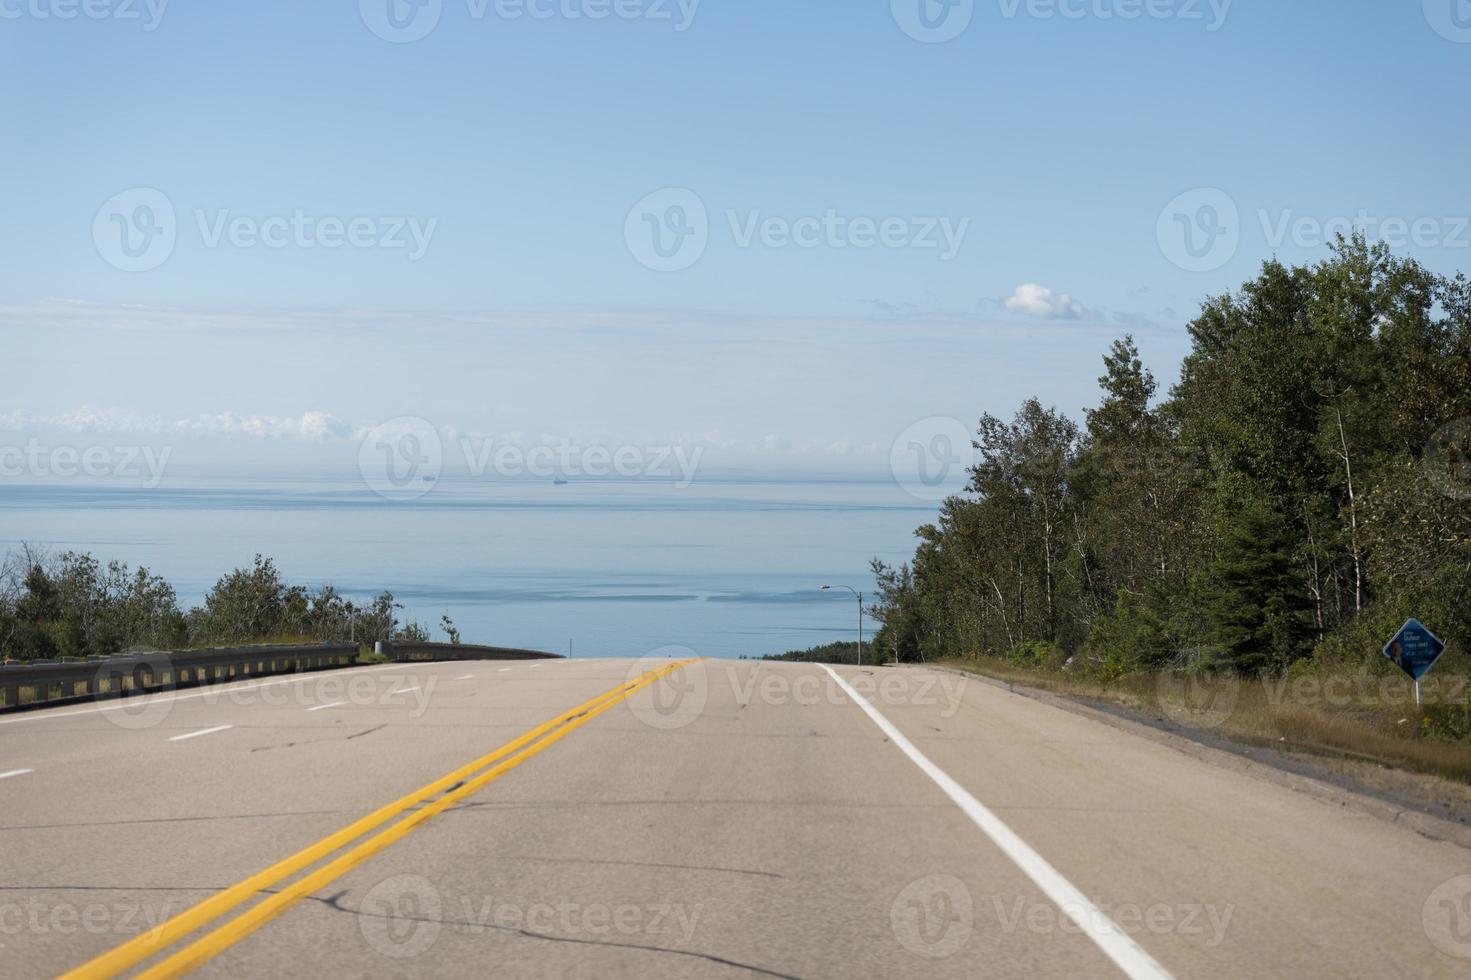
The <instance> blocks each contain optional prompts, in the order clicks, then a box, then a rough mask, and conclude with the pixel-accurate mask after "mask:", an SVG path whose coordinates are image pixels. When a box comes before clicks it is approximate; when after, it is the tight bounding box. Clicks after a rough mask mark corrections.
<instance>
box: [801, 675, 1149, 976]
mask: <svg viewBox="0 0 1471 980" xmlns="http://www.w3.org/2000/svg"><path fill="white" fill-rule="evenodd" d="M822 669H823V670H825V671H827V672H828V673H829V674H831V675H832V678H833V680H835V681H837V682H838V686H839V687H841V688H842V689H843V690H844V691H846V692H847V694H848V697H850V698H852V699H853V702H854V703H855V704H857V705H858V707H860V708H862V709H863V711H864V713H865V714H867V715H868V717H869V718H871V719H873V723H874V724H875V725H877V726H878V727H879V730H880V731H882V732H883V733H884V734H885V735H887V736H888V737H889V740H890V741H891V742H893V743H894V744H895V745H896V746H898V748H899V751H901V752H903V753H904V754H905V755H907V756H909V761H910V762H913V763H914V764H915V765H916V766H918V767H919V768H920V770H921V771H922V772H923V773H924V774H925V775H926V776H928V777H930V779H932V780H934V783H935V785H936V786H938V787H940V789H941V790H942V791H943V792H944V793H945V795H946V796H948V797H950V799H951V800H952V801H954V803H955V805H956V806H958V807H960V809H961V811H962V812H964V813H965V815H966V816H967V817H970V819H971V822H973V823H974V824H975V825H976V826H977V827H979V828H981V831H982V833H984V834H985V835H986V836H987V837H989V838H991V842H992V843H994V844H995V845H996V846H997V847H999V848H1000V849H1001V851H1002V853H1004V854H1005V855H1006V856H1007V857H1009V858H1011V861H1012V863H1013V864H1015V865H1016V866H1017V867H1018V868H1020V869H1021V870H1022V872H1023V873H1024V874H1026V876H1027V877H1028V878H1030V879H1032V883H1033V884H1035V885H1036V886H1037V887H1038V888H1040V889H1041V890H1042V892H1043V894H1045V895H1046V896H1047V897H1048V898H1050V899H1051V900H1052V901H1053V903H1054V904H1056V905H1057V907H1058V908H1060V909H1062V911H1063V914H1064V915H1066V916H1067V917H1068V918H1069V919H1072V920H1073V922H1074V923H1076V924H1077V926H1078V928H1079V929H1081V930H1082V932H1083V934H1084V935H1086V936H1087V937H1088V938H1089V939H1091V940H1093V942H1094V943H1095V944H1096V945H1097V946H1098V948H1099V949H1101V950H1103V952H1104V955H1106V956H1107V957H1108V958H1109V959H1111V960H1113V961H1114V963H1115V964H1116V965H1117V966H1118V968H1119V969H1120V970H1123V971H1124V973H1125V974H1126V975H1128V976H1130V977H1133V978H1135V980H1172V978H1171V977H1170V974H1169V972H1168V971H1167V970H1165V968H1164V967H1162V966H1160V965H1159V964H1158V963H1156V962H1155V960H1154V957H1152V956H1150V955H1149V954H1148V953H1146V952H1145V951H1144V949H1143V947H1141V946H1140V945H1139V944H1138V943H1136V942H1135V941H1134V939H1133V937H1131V936H1130V935H1129V934H1128V933H1126V932H1124V931H1123V930H1122V929H1120V928H1119V927H1118V926H1117V925H1115V924H1114V922H1113V920H1112V919H1110V918H1108V916H1106V915H1104V914H1103V913H1102V912H1101V911H1099V910H1098V908H1097V907H1096V906H1094V904H1093V903H1092V902H1090V901H1088V899H1087V897H1086V896H1085V895H1084V894H1083V893H1082V892H1080V891H1078V889H1077V888H1076V887H1074V885H1073V884H1072V882H1070V881H1068V880H1067V879H1066V878H1064V877H1063V876H1062V875H1061V874H1060V873H1059V872H1058V870H1057V869H1056V868H1054V867H1053V866H1052V865H1050V864H1048V863H1047V860H1046V859H1045V858H1044V857H1042V855H1040V854H1038V853H1037V852H1036V851H1034V850H1032V848H1031V847H1030V846H1029V845H1028V844H1027V842H1026V841H1024V840H1022V839H1021V838H1020V837H1018V836H1017V835H1016V833H1015V832H1014V831H1013V830H1012V829H1011V828H1010V827H1008V826H1007V825H1006V824H1004V823H1002V822H1001V818H1000V817H998V816H996V814H994V813H992V812H991V811H990V810H988V809H986V807H985V805H984V804H982V803H981V801H980V800H978V799H976V798H975V797H974V796H972V795H971V794H970V793H969V792H967V791H966V789H965V787H963V786H961V785H960V784H959V783H957V782H956V781H955V780H954V779H952V778H950V776H949V775H948V774H946V772H945V771H944V770H943V769H941V768H940V767H939V766H937V765H935V764H934V763H933V762H931V761H930V760H929V759H928V758H926V757H925V755H924V753H923V752H921V751H920V750H919V749H917V748H915V747H914V744H913V743H912V742H910V741H909V739H907V738H905V737H904V735H903V733H901V732H900V731H899V729H897V728H895V727H894V726H893V724H892V723H890V721H889V719H887V718H885V717H884V716H883V715H881V714H879V712H878V709H876V708H875V707H874V706H873V705H871V704H869V703H868V701H867V700H865V699H864V697H863V695H861V694H859V693H858V692H857V691H855V690H853V688H852V686H850V685H849V684H848V682H847V681H845V680H843V678H841V677H839V676H838V672H837V671H835V670H833V669H832V668H831V667H829V666H827V665H826V664H824V665H823V668H822Z"/></svg>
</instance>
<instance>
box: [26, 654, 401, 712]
mask: <svg viewBox="0 0 1471 980" xmlns="http://www.w3.org/2000/svg"><path fill="white" fill-rule="evenodd" d="M412 666H414V665H413V664H393V665H392V666H390V667H343V668H341V669H338V670H320V671H314V672H312V673H310V674H306V675H300V674H298V675H294V676H291V677H278V678H276V679H274V680H269V681H259V682H257V683H255V684H244V685H241V686H240V687H230V686H229V685H228V684H211V685H210V686H209V687H208V688H206V689H205V690H202V691H195V692H193V693H192V694H173V695H168V696H159V695H153V696H148V695H145V696H142V697H130V698H128V699H127V700H126V701H123V700H113V701H111V702H109V703H108V704H105V705H103V706H101V707H99V708H79V709H78V710H76V711H45V710H44V709H43V710H40V711H38V712H37V713H36V714H27V715H20V716H19V717H16V718H0V725H18V724H20V723H21V722H23V721H47V720H49V719H51V718H71V717H73V716H75V715H96V714H101V713H102V712H104V711H121V710H123V709H124V708H141V707H143V706H144V705H149V704H166V703H168V702H170V701H192V700H194V699H195V698H221V697H224V696H226V695H227V694H230V693H231V692H234V691H253V690H255V689H256V688H258V687H271V686H273V685H276V684H310V683H311V682H312V681H314V680H316V679H317V678H320V677H329V676H331V675H333V674H346V673H353V674H376V673H377V672H378V671H380V670H403V669H404V668H405V667H412Z"/></svg>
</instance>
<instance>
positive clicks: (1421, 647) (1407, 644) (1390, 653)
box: [1384, 619, 1445, 681]
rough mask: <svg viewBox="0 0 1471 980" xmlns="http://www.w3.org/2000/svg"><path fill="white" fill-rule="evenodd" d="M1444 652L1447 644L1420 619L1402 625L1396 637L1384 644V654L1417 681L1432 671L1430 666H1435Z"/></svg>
mask: <svg viewBox="0 0 1471 980" xmlns="http://www.w3.org/2000/svg"><path fill="white" fill-rule="evenodd" d="M1442 653H1445V644H1444V643H1442V642H1441V640H1440V637H1438V636H1436V635H1435V634H1434V633H1432V632H1430V631H1429V630H1428V629H1426V628H1425V627H1424V626H1422V625H1420V621H1419V620H1418V619H1412V620H1410V621H1409V622H1408V623H1406V624H1405V625H1404V626H1401V627H1400V631H1399V632H1398V633H1396V634H1395V635H1394V639H1392V640H1390V641H1389V642H1388V643H1387V644H1385V646H1384V655H1385V656H1386V657H1388V658H1389V659H1390V660H1392V661H1394V665H1395V666H1396V667H1398V668H1399V669H1400V670H1402V671H1404V672H1405V673H1406V674H1409V675H1410V677H1411V679H1412V680H1416V681H1418V680H1419V679H1420V678H1422V677H1424V676H1425V675H1426V674H1428V673H1430V668H1431V667H1434V666H1435V662H1436V661H1437V660H1439V659H1440V655H1441V654H1442Z"/></svg>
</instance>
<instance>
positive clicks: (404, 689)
mask: <svg viewBox="0 0 1471 980" xmlns="http://www.w3.org/2000/svg"><path fill="white" fill-rule="evenodd" d="M418 689H419V685H418V684H415V685H414V686H413V687H399V688H394V689H393V690H392V691H386V692H384V693H386V694H387V695H389V696H390V697H392V696H393V695H395V694H408V693H409V692H410V691H417V690H418Z"/></svg>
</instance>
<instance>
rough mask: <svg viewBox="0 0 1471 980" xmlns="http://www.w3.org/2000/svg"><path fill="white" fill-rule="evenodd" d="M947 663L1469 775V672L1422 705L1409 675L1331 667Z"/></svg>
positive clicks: (1184, 719) (1200, 726) (1325, 752)
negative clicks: (1103, 668) (1211, 673)
mask: <svg viewBox="0 0 1471 980" xmlns="http://www.w3.org/2000/svg"><path fill="white" fill-rule="evenodd" d="M947 665H948V666H953V667H957V668H960V669H964V670H970V671H975V672H977V673H980V674H984V675H986V676H988V677H992V678H995V679H997V680H1001V681H1006V682H1009V683H1013V684H1017V685H1020V686H1024V687H1031V688H1036V689H1038V690H1043V691H1050V692H1052V693H1055V694H1061V695H1068V696H1071V697H1080V698H1089V699H1093V700H1097V701H1104V702H1108V703H1111V704H1116V705H1119V706H1121V707H1123V708H1126V709H1129V710H1131V711H1134V712H1138V713H1140V714H1143V715H1145V716H1148V717H1152V718H1158V719H1165V720H1168V721H1171V722H1174V723H1176V724H1178V725H1181V726H1183V727H1185V728H1189V729H1195V730H1197V731H1200V732H1205V733H1210V734H1214V735H1219V736H1223V737H1226V738H1229V739H1232V740H1234V741H1239V742H1244V743H1247V744H1251V745H1259V746H1272V747H1275V748H1279V749H1283V750H1286V751H1291V752H1299V753H1304V754H1310V755H1318V756H1327V757H1334V758H1339V759H1346V760H1353V761H1357V762H1361V763H1372V764H1376V765H1381V766H1388V767H1392V768H1397V769H1404V770H1407V771H1410V772H1417V773H1427V774H1430V775H1435V776H1441V777H1445V778H1448V779H1453V780H1457V781H1459V782H1462V783H1471V731H1468V730H1467V728H1468V725H1471V707H1468V701H1471V679H1468V677H1467V676H1466V675H1464V674H1452V673H1446V674H1442V675H1440V676H1438V677H1434V676H1433V677H1432V678H1430V679H1427V681H1426V683H1425V686H1424V701H1425V704H1424V706H1423V707H1417V706H1416V705H1415V697H1414V688H1413V686H1412V685H1411V684H1410V683H1409V682H1408V681H1406V680H1405V679H1404V678H1402V677H1396V676H1386V675H1381V674H1374V673H1354V674H1350V673H1345V672H1333V671H1327V672H1322V673H1318V674H1310V675H1305V676H1300V677H1296V678H1293V679H1290V680H1244V679H1243V680H1238V679H1235V678H1230V679H1219V680H1209V679H1200V680H1187V679H1183V678H1180V677H1176V676H1175V675H1170V674H1133V675H1129V676H1127V677H1123V678H1120V679H1118V680H1114V681H1101V680H1097V679H1093V678H1088V677H1083V676H1076V675H1073V674H1068V673H1063V672H1059V671H1043V670H1028V669H1024V668H1019V667H1016V666H1013V665H1011V664H1008V663H1006V662H1005V661H1001V660H994V659H989V658H977V659H968V660H956V661H948V662H947Z"/></svg>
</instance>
